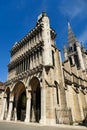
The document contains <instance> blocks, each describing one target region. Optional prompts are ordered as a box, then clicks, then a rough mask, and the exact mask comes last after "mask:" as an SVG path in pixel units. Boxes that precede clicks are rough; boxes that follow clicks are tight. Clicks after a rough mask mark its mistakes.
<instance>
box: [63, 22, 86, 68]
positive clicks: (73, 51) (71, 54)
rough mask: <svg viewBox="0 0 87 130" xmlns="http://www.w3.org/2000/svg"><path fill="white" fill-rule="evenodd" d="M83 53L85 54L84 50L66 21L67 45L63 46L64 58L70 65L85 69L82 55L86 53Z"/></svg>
mask: <svg viewBox="0 0 87 130" xmlns="http://www.w3.org/2000/svg"><path fill="white" fill-rule="evenodd" d="M84 54H85V55H86V51H85V50H84V49H83V47H82V46H81V44H80V43H79V41H78V39H77V38H76V36H75V34H74V33H73V31H72V27H71V25H70V23H69V22H68V47H65V46H64V57H65V60H69V62H70V65H71V66H72V65H76V67H77V68H78V69H81V70H85V69H86V66H87V65H86V64H85V63H84V61H85V59H84V57H87V55H86V56H84ZM83 56H84V57H83Z"/></svg>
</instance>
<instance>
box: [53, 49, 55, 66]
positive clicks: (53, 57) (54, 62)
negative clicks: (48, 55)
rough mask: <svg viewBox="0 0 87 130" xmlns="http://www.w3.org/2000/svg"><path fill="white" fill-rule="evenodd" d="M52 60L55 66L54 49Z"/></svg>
mask: <svg viewBox="0 0 87 130" xmlns="http://www.w3.org/2000/svg"><path fill="white" fill-rule="evenodd" d="M52 62H53V66H55V60H54V51H52Z"/></svg>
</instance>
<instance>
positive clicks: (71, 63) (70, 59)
mask: <svg viewBox="0 0 87 130" xmlns="http://www.w3.org/2000/svg"><path fill="white" fill-rule="evenodd" d="M69 61H70V65H73V62H72V58H71V57H69Z"/></svg>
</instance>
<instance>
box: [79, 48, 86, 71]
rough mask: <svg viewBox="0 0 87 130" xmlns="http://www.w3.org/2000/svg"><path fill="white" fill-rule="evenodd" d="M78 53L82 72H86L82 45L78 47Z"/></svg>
mask: <svg viewBox="0 0 87 130" xmlns="http://www.w3.org/2000/svg"><path fill="white" fill-rule="evenodd" d="M77 53H78V58H79V62H80V67H81V69H82V70H85V66H84V62H83V57H82V52H81V48H80V45H77Z"/></svg>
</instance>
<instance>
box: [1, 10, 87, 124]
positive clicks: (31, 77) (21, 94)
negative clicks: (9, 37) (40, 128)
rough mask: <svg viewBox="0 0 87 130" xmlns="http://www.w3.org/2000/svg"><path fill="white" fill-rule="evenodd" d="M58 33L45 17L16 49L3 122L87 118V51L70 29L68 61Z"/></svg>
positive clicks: (6, 84) (55, 121)
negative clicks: (58, 44) (61, 49)
mask: <svg viewBox="0 0 87 130" xmlns="http://www.w3.org/2000/svg"><path fill="white" fill-rule="evenodd" d="M55 38H56V32H55V31H54V30H53V29H52V28H51V27H50V21H49V17H48V16H47V15H46V13H45V12H43V13H42V14H41V15H40V16H39V17H38V20H37V22H36V26H35V27H34V28H33V29H32V30H31V31H30V32H29V33H28V34H27V35H26V36H25V37H24V38H23V39H22V40H21V41H19V42H16V43H15V44H14V46H13V47H12V49H11V52H10V53H11V59H10V63H9V65H8V80H7V82H6V83H5V86H6V89H5V92H4V94H3V105H2V110H1V116H0V119H1V120H8V121H10V120H14V121H17V120H20V121H25V122H38V123H42V124H56V123H66V124H70V123H74V122H80V121H82V120H83V119H84V118H85V116H86V114H87V51H86V50H85V48H84V47H83V46H81V45H80V43H79V42H78V39H77V38H76V37H75V35H74V33H73V31H72V28H71V26H70V23H68V47H64V56H65V61H64V62H63V63H62V60H61V54H60V51H59V50H58V49H57V48H56V44H55V40H56V39H55Z"/></svg>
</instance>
